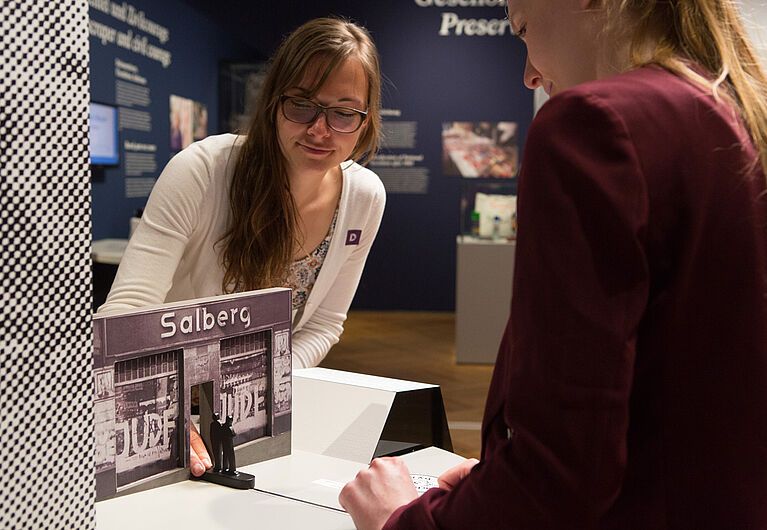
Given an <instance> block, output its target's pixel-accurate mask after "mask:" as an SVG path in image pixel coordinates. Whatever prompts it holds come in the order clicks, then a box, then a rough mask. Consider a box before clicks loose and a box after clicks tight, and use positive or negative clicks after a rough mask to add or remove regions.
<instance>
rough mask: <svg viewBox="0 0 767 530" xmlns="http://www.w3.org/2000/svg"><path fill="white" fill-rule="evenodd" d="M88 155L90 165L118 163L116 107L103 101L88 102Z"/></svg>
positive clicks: (113, 164) (118, 143) (114, 164)
mask: <svg viewBox="0 0 767 530" xmlns="http://www.w3.org/2000/svg"><path fill="white" fill-rule="evenodd" d="M89 117H90V129H89V134H88V139H89V140H90V157H91V165H92V166H103V167H109V166H112V167H113V166H117V165H119V164H120V147H119V146H120V142H119V136H118V132H117V107H115V106H114V105H107V104H104V103H96V102H93V101H92V102H91V103H90V111H89Z"/></svg>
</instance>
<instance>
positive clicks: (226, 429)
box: [219, 416, 237, 475]
mask: <svg viewBox="0 0 767 530" xmlns="http://www.w3.org/2000/svg"><path fill="white" fill-rule="evenodd" d="M220 429H221V430H220V431H219V432H220V433H221V435H220V439H221V445H222V446H223V451H224V463H223V468H224V473H228V474H230V475H236V474H237V464H236V463H235V460H234V434H235V433H234V427H232V417H231V416H227V417H226V423H224V424H223V425H221V426H220Z"/></svg>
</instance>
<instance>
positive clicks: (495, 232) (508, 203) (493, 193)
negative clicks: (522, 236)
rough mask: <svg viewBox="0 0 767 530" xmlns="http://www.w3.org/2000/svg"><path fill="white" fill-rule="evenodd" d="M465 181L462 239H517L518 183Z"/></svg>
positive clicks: (507, 180)
mask: <svg viewBox="0 0 767 530" xmlns="http://www.w3.org/2000/svg"><path fill="white" fill-rule="evenodd" d="M460 181H461V205H460V229H461V233H460V236H461V239H462V240H464V241H470V240H473V239H480V240H483V241H493V242H507V241H509V240H514V239H516V236H517V222H516V221H517V195H516V194H517V179H516V178H513V179H491V178H483V179H467V178H462V179H460Z"/></svg>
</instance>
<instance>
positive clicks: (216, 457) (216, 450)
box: [210, 412, 224, 471]
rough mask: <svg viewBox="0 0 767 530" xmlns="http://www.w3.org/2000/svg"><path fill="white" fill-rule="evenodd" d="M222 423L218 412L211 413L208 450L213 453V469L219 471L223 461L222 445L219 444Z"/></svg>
mask: <svg viewBox="0 0 767 530" xmlns="http://www.w3.org/2000/svg"><path fill="white" fill-rule="evenodd" d="M222 428H223V425H221V422H220V421H218V414H216V413H215V412H214V413H213V421H211V422H210V450H211V452H212V453H213V471H221V469H222V466H223V461H224V453H223V449H224V447H223V445H222V444H221V442H222V440H221V430H222Z"/></svg>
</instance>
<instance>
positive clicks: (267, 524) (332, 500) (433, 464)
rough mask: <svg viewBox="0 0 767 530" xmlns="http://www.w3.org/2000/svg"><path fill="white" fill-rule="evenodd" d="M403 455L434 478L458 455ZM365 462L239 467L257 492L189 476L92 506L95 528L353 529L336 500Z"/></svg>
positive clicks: (306, 459) (292, 460)
mask: <svg viewBox="0 0 767 530" xmlns="http://www.w3.org/2000/svg"><path fill="white" fill-rule="evenodd" d="M401 458H402V459H403V460H404V461H405V462H406V463H407V465H408V468H409V469H410V472H411V473H414V474H421V475H431V476H438V475H439V474H441V473H442V472H443V471H445V470H446V469H449V468H450V467H452V466H454V465H456V464H458V463H460V462H461V461H462V460H463V458H461V457H460V456H458V455H455V454H453V453H448V452H447V451H443V450H441V449H437V448H433V447H430V448H428V449H423V450H421V451H416V452H414V453H410V454H407V455H404V456H403V457H401ZM364 467H367V466H366V465H364V464H360V463H359V462H351V461H348V460H341V459H338V458H332V457H329V456H323V455H317V454H314V453H307V452H302V451H296V452H295V453H293V454H291V455H289V456H284V457H281V458H277V459H274V460H269V461H266V462H261V463H259V464H254V465H251V466H245V467H243V468H242V470H243V471H245V472H248V473H251V474H253V475H255V476H256V488H257V489H256V490H235V489H231V488H226V487H224V486H217V485H215V484H211V483H209V482H203V481H191V480H187V481H185V482H179V483H178V484H173V485H170V486H164V487H162V488H156V489H153V490H149V491H143V492H140V493H134V494H132V495H126V496H124V497H118V498H116V499H111V500H107V501H102V502H99V503H96V528H98V529H108V530H123V529H124V530H136V529H137V528H141V529H142V530H152V529H158V530H167V529H168V528H184V529H185V530H193V529H197V528H199V529H204V530H216V529H222V530H223V529H232V528H282V529H292V528H296V529H299V528H300V529H305V528H312V529H317V530H325V529H327V530H331V529H333V530H342V529H353V528H354V523H353V522H352V519H351V517H350V516H349V515H348V514H347V513H346V512H343V511H341V507H340V505H339V504H338V493H339V492H340V491H341V488H342V487H343V485H344V484H346V482H348V481H350V480H352V479H353V478H354V477H355V475H356V474H357V472H358V471H359V470H360V469H362V468H364Z"/></svg>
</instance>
